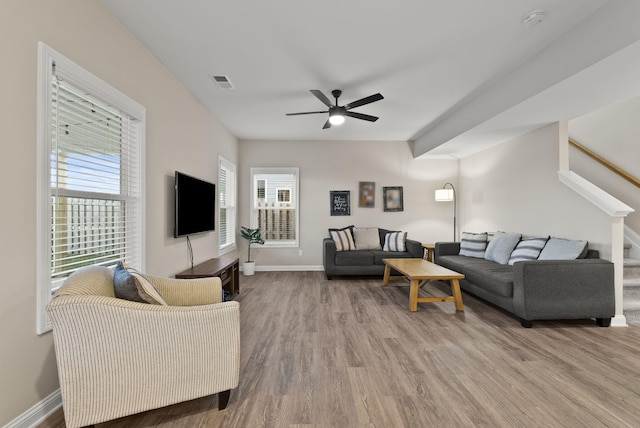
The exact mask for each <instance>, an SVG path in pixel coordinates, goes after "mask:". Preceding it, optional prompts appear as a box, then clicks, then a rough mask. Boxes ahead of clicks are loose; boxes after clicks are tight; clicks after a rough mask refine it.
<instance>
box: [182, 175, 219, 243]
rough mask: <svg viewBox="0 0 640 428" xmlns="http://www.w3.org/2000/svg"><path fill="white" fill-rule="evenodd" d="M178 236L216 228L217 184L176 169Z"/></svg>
mask: <svg viewBox="0 0 640 428" xmlns="http://www.w3.org/2000/svg"><path fill="white" fill-rule="evenodd" d="M175 197H176V215H175V218H176V221H175V228H174V236H175V237H176V238H178V237H180V236H185V235H192V234H195V233H202V232H208V231H211V230H215V225H216V221H215V209H216V206H215V204H216V186H215V184H213V183H209V182H207V181H204V180H200V179H199V178H195V177H191V176H189V175H187V174H183V173H181V172H178V171H176V181H175Z"/></svg>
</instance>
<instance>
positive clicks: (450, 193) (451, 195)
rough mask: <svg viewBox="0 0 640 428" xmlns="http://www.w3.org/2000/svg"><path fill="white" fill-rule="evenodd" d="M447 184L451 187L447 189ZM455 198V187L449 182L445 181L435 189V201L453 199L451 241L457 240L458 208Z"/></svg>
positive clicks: (449, 200)
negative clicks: (440, 187) (440, 186)
mask: <svg viewBox="0 0 640 428" xmlns="http://www.w3.org/2000/svg"><path fill="white" fill-rule="evenodd" d="M447 186H451V189H447ZM456 200H457V198H456V188H455V187H453V184H451V183H445V184H444V186H442V189H437V190H436V201H438V202H451V201H453V242H457V239H456V236H457V235H456V215H457V213H458V208H457V206H456V204H457V201H456Z"/></svg>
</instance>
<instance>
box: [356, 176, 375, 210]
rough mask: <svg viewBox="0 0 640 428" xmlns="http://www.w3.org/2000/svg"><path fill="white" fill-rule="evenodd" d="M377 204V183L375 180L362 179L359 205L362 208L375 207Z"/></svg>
mask: <svg viewBox="0 0 640 428" xmlns="http://www.w3.org/2000/svg"><path fill="white" fill-rule="evenodd" d="M375 204H376V183H374V182H373V181H361V182H360V185H359V192H358V206H359V207H361V208H373V207H374V206H375Z"/></svg>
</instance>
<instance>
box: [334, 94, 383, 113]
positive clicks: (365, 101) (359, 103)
mask: <svg viewBox="0 0 640 428" xmlns="http://www.w3.org/2000/svg"><path fill="white" fill-rule="evenodd" d="M381 99H384V97H383V96H382V94H380V93H378V94H374V95H369V96H368V97H364V98H361V99H359V100H357V101H354V102H352V103H349V104H346V105H345V106H344V108H345V109H347V110H349V109H352V108H356V107H360V106H363V105H365V104H370V103H373V102H375V101H380V100H381Z"/></svg>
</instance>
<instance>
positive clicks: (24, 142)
mask: <svg viewBox="0 0 640 428" xmlns="http://www.w3.org/2000/svg"><path fill="white" fill-rule="evenodd" d="M65 19H71V20H74V22H75V24H74V25H65V24H63V22H64V20H65ZM0 28H1V29H2V35H3V37H0V52H2V54H3V57H4V58H5V60H6V61H4V65H3V67H2V79H0V94H2V102H1V103H0V111H1V114H0V118H2V119H0V120H2V129H3V138H2V148H3V160H4V162H3V167H2V168H0V180H1V181H2V182H3V183H4V188H3V200H4V201H5V203H4V204H3V208H4V209H2V210H1V211H0V236H2V246H1V247H0V260H1V261H0V267H1V270H2V272H4V274H3V283H2V286H1V287H0V340H1V344H0V348H1V349H2V351H1V352H0V379H1V380H2V381H1V382H0V426H4V425H5V424H6V423H8V422H10V421H12V420H13V419H15V418H16V417H17V416H19V415H20V414H22V413H23V412H24V411H26V410H27V409H29V408H31V407H32V406H34V405H35V404H36V403H38V402H39V401H41V400H42V399H43V398H45V397H46V396H48V395H49V394H51V393H52V392H54V391H55V390H56V389H58V377H57V370H56V364H55V356H54V352H53V342H52V337H51V333H46V334H44V335H42V336H38V335H37V334H36V325H35V324H36V309H35V308H36V203H37V201H36V118H37V115H36V100H37V95H36V73H37V49H38V45H37V43H38V41H43V42H44V43H46V44H47V45H48V46H50V47H51V48H53V49H55V50H57V51H58V52H60V53H61V54H63V55H65V56H66V57H68V58H69V59H71V60H72V61H74V62H75V63H77V64H78V65H80V66H82V67H84V68H85V69H87V70H88V71H89V72H91V73H93V74H94V75H96V76H98V77H99V78H101V79H103V80H105V81H106V82H107V83H109V84H110V85H112V86H114V87H115V88H117V89H119V90H120V91H122V92H124V93H125V94H127V95H128V96H130V97H131V98H133V99H134V100H136V101H137V102H139V103H140V104H142V105H144V106H145V107H146V108H147V129H146V131H147V146H146V181H147V198H146V204H147V218H146V222H145V225H146V248H147V257H146V268H147V271H149V272H151V273H154V274H158V275H171V274H174V273H176V272H178V271H181V270H183V269H185V268H186V267H187V263H188V258H187V252H186V244H185V242H184V240H176V239H174V238H173V237H172V230H171V228H172V223H173V214H172V211H171V208H170V207H171V204H172V202H173V191H172V190H171V188H172V185H173V173H174V170H176V169H178V170H182V171H184V172H187V173H190V174H192V175H196V176H199V177H202V178H205V179H208V180H211V181H217V159H218V154H222V155H224V156H225V157H226V158H227V159H229V160H230V161H234V162H237V141H236V140H235V138H234V137H233V136H231V135H230V134H229V133H228V132H227V131H226V130H225V129H224V128H223V127H222V126H221V124H220V123H219V122H218V121H217V120H216V119H215V118H214V117H212V116H211V114H209V112H208V111H207V110H206V109H205V108H204V107H203V106H202V105H201V104H200V103H199V102H197V100H196V99H195V97H193V95H192V94H191V93H189V92H188V91H187V90H186V89H185V88H184V87H183V86H182V85H181V84H180V83H179V82H178V81H177V80H176V78H175V77H174V76H173V75H172V74H170V73H169V72H168V70H167V69H166V68H165V67H164V66H163V65H162V64H161V63H160V62H159V61H158V60H157V58H155V57H154V56H153V55H152V54H151V53H150V52H149V51H148V50H147V49H146V48H145V47H144V46H143V45H142V43H141V42H140V41H139V40H138V39H137V38H135V37H134V36H133V35H132V34H131V33H130V32H129V31H128V30H127V29H126V28H125V27H124V26H123V25H122V23H121V22H120V21H119V20H118V19H116V18H115V17H114V16H113V15H112V14H111V13H110V12H109V11H108V10H107V9H106V8H105V7H104V5H103V4H102V3H101V2H100V1H97V0H86V1H85V0H83V1H79V0H75V1H72V0H57V1H55V2H49V1H36V0H21V1H3V2H2V12H1V13H0ZM105 34H106V35H108V36H105ZM217 245H218V241H217V235H216V234H215V233H210V234H207V235H202V236H199V237H198V238H196V239H194V242H193V246H194V250H195V253H196V257H197V259H199V260H205V259H207V258H211V257H214V256H216V255H217Z"/></svg>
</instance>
